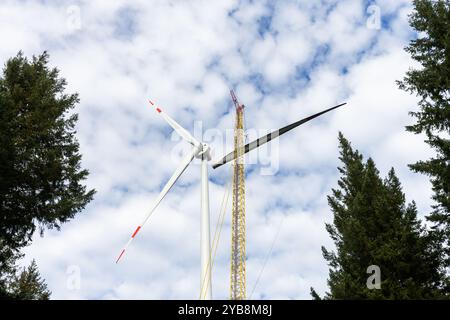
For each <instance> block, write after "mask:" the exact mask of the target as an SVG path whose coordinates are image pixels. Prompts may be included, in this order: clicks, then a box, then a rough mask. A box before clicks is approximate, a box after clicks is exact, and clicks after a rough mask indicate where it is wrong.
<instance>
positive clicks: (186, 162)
mask: <svg viewBox="0 0 450 320" xmlns="http://www.w3.org/2000/svg"><path fill="white" fill-rule="evenodd" d="M197 153H198V148H194V149H193V150H192V152H191V153H189V154H188V155H187V156H186V157H185V158H184V159H183V160H182V161H181V163H180V164H179V166H178V168H177V169H176V170H175V172H174V173H173V175H172V176H171V177H170V179H169V181H167V183H166V185H165V186H164V188H163V189H162V190H161V193H160V194H159V196H158V198H156V201H155V203H154V204H153V206H152V207H151V210H150V211H149V212H148V213H147V215H146V216H145V218H144V220H143V221H142V223H141V224H140V225H139V226H138V227H137V228H136V230H135V231H134V232H133V234H132V235H131V238H130V240H128V242H127V243H126V245H125V246H124V247H123V249H122V251H121V252H120V255H119V257H118V258H117V260H116V263H117V262H119V260H120V258H122V256H123V254H124V253H125V250H126V249H127V248H128V246H129V245H130V243H131V241H133V239H134V237H135V236H136V234H137V233H138V232H139V230H141V228H142V227H143V226H144V224H145V223H146V222H147V220H148V218H150V216H151V215H152V213H153V211H155V209H156V207H158V205H159V203H160V202H161V200H162V199H163V198H164V196H165V195H166V194H167V192H169V190H170V188H172V186H173V185H174V184H175V182H176V181H177V180H178V178H179V177H180V176H181V175H182V174H183V172H184V170H186V168H187V167H188V165H189V164H190V163H191V161H192V159H194V157H195V155H196V154H197Z"/></svg>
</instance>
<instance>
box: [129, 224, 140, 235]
mask: <svg viewBox="0 0 450 320" xmlns="http://www.w3.org/2000/svg"><path fill="white" fill-rule="evenodd" d="M140 229H141V226H138V227H137V228H136V230H135V231H134V233H133V235H132V236H131V237H132V238H134V236H135V235H136V233H138V232H139V230H140Z"/></svg>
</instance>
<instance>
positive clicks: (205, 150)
mask: <svg viewBox="0 0 450 320" xmlns="http://www.w3.org/2000/svg"><path fill="white" fill-rule="evenodd" d="M198 148H199V149H198V150H199V151H198V153H197V154H196V155H195V157H196V158H197V159H205V160H206V161H211V146H210V145H209V144H207V143H204V142H203V143H201V145H200V146H199V147H198Z"/></svg>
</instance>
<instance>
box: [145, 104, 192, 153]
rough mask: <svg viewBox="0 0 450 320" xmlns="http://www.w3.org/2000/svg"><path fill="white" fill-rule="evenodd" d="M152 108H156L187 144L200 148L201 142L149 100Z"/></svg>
mask: <svg viewBox="0 0 450 320" xmlns="http://www.w3.org/2000/svg"><path fill="white" fill-rule="evenodd" d="M148 102H150V104H151V105H152V106H154V107H155V108H156V111H158V113H159V114H160V115H161V116H162V117H163V119H164V120H166V121H167V123H168V124H169V125H170V126H171V127H172V128H173V129H174V130H175V131H176V132H177V133H178V134H179V135H180V136H181V137H182V138H183V139H184V140H186V141H187V142H189V143H190V144H192V145H193V146H199V145H200V142H199V141H198V140H197V139H195V138H194V137H193V136H192V135H191V134H190V133H189V132H188V131H187V130H186V129H184V128H183V127H182V126H180V125H179V124H178V123H177V122H176V121H175V120H173V119H172V118H171V117H169V115H168V114H166V113H165V112H163V111H162V110H161V108H159V107H157V106H155V104H154V103H153V102H152V101H151V100H148Z"/></svg>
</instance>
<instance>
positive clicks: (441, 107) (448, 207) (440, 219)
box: [398, 0, 450, 293]
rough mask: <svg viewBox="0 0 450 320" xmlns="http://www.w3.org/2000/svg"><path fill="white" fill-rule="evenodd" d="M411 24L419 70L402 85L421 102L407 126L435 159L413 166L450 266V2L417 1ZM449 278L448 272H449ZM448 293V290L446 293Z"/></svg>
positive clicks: (413, 53) (412, 46) (410, 73)
mask: <svg viewBox="0 0 450 320" xmlns="http://www.w3.org/2000/svg"><path fill="white" fill-rule="evenodd" d="M413 3H414V11H413V13H412V15H411V16H410V25H411V27H412V28H413V29H414V30H416V31H417V32H418V33H420V34H419V37H418V38H417V39H415V40H413V41H411V43H410V44H409V46H408V47H407V48H406V51H407V52H408V53H409V54H410V55H411V57H412V58H413V59H414V60H416V61H417V62H418V63H419V64H420V65H421V66H420V68H418V69H411V70H409V71H408V72H407V74H406V76H405V78H404V79H403V81H399V82H398V84H399V86H400V88H401V89H403V90H406V91H408V92H410V93H413V94H416V95H417V96H419V97H420V102H419V111H415V112H411V113H410V114H411V115H412V116H413V117H414V118H415V120H416V122H415V123H414V124H413V125H411V126H408V127H407V130H408V131H410V132H413V133H415V134H419V133H423V134H425V136H426V137H427V140H426V141H425V142H426V143H427V144H428V145H429V146H430V147H431V148H432V149H433V150H434V151H435V152H436V154H435V156H434V157H433V158H431V159H427V160H421V161H418V162H416V163H415V164H413V165H411V166H410V167H411V169H412V170H413V171H415V172H419V173H422V174H426V175H428V176H429V177H430V180H431V184H432V188H433V193H434V194H433V200H434V201H435V205H434V206H433V211H432V213H431V214H430V215H429V217H428V219H429V220H430V221H431V222H432V223H433V224H434V226H433V227H434V236H435V237H436V238H438V239H441V241H442V248H443V249H444V254H445V255H446V261H445V264H444V265H445V266H446V267H447V268H448V267H450V139H449V137H450V2H449V1H446V0H438V1H431V0H414V1H413ZM448 271H449V273H450V270H448ZM447 292H449V293H450V286H448V288H447Z"/></svg>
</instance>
